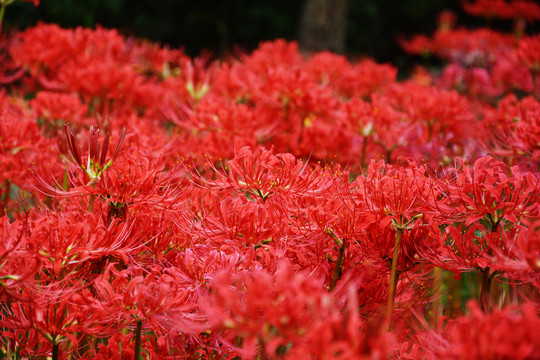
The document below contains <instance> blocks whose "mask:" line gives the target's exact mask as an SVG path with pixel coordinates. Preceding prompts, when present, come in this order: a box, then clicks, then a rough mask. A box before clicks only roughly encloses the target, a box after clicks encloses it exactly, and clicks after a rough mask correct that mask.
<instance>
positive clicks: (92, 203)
mask: <svg viewBox="0 0 540 360" xmlns="http://www.w3.org/2000/svg"><path fill="white" fill-rule="evenodd" d="M95 200H96V195H94V194H91V195H90V204H89V205H88V212H93V211H94V201H95Z"/></svg>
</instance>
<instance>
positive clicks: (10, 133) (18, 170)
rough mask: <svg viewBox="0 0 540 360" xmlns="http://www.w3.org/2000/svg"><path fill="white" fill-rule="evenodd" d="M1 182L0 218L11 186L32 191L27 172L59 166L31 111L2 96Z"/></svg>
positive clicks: (0, 114) (16, 101) (19, 102)
mask: <svg viewBox="0 0 540 360" xmlns="http://www.w3.org/2000/svg"><path fill="white" fill-rule="evenodd" d="M0 104H1V105H0V180H1V182H2V185H3V187H4V190H5V192H4V193H3V198H4V199H3V200H4V201H3V203H2V205H0V215H2V214H4V211H5V210H6V208H7V205H8V204H7V202H8V200H9V198H10V194H9V193H10V192H11V191H10V187H11V184H12V183H13V184H15V185H17V186H18V187H21V188H29V187H31V186H32V185H30V183H31V181H30V180H29V178H28V176H27V175H28V168H29V167H30V164H32V163H35V164H36V167H37V169H36V170H38V171H40V172H41V168H42V167H43V166H44V165H46V164H50V163H53V164H56V162H57V160H56V155H55V156H51V152H52V148H53V146H52V144H51V142H49V141H48V140H47V139H44V138H43V137H42V136H41V134H40V132H39V128H38V126H37V124H36V123H35V122H34V121H33V119H32V118H31V116H30V113H29V112H28V109H27V108H26V106H25V105H24V103H22V102H21V101H19V100H17V99H16V98H12V97H8V96H7V95H4V94H0Z"/></svg>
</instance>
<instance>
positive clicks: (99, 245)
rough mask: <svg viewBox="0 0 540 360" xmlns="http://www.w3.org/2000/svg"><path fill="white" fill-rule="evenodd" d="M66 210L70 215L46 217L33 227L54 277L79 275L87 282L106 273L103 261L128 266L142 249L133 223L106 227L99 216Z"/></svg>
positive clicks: (39, 247)
mask: <svg viewBox="0 0 540 360" xmlns="http://www.w3.org/2000/svg"><path fill="white" fill-rule="evenodd" d="M65 206H66V208H68V209H70V211H69V212H66V213H59V212H56V213H45V214H44V215H43V216H42V217H41V218H39V219H37V220H36V221H35V222H34V223H33V224H32V235H31V239H32V242H33V243H34V244H35V245H34V246H36V248H37V249H38V251H39V255H40V258H41V260H42V264H43V268H44V269H46V270H47V271H48V272H49V274H50V275H51V276H57V277H59V278H62V277H64V276H70V275H71V274H73V273H78V276H79V278H81V279H86V278H87V276H93V274H99V273H101V272H102V271H103V270H104V267H105V266H106V264H103V263H101V261H107V260H110V261H114V260H113V259H121V260H122V261H124V262H126V263H127V262H128V259H129V257H130V255H131V254H133V253H135V252H136V250H137V249H140V248H141V247H142V246H143V243H142V240H141V236H140V234H138V235H136V234H133V227H134V222H133V221H128V222H120V223H119V222H118V221H112V222H110V223H109V224H108V225H107V224H105V223H104V220H103V219H102V217H101V216H100V215H99V214H95V215H92V214H88V212H86V211H82V210H81V209H80V208H70V207H68V206H67V204H66V205H65ZM100 266H101V267H102V268H100Z"/></svg>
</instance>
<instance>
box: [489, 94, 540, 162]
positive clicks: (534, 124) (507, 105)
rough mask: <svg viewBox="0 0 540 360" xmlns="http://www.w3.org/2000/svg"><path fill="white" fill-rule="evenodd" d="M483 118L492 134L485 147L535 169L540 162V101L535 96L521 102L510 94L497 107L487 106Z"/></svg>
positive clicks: (505, 157) (506, 158) (495, 153)
mask: <svg viewBox="0 0 540 360" xmlns="http://www.w3.org/2000/svg"><path fill="white" fill-rule="evenodd" d="M484 117H485V120H484V126H485V127H486V130H487V131H488V132H487V133H488V134H489V136H490V139H489V140H488V141H486V143H485V145H484V146H485V147H486V148H487V149H488V150H489V151H490V152H491V153H492V154H494V155H497V156H502V157H504V159H505V160H506V161H507V162H510V161H515V162H516V163H517V164H519V165H520V166H522V167H525V168H530V170H533V171H536V170H537V166H538V164H539V162H540V151H539V150H538V147H537V139H538V137H539V136H540V133H539V129H540V103H538V101H536V100H535V99H534V98H532V97H525V98H523V99H521V100H520V101H518V100H517V98H516V97H515V96H514V95H509V96H507V97H505V98H504V99H502V100H501V101H500V102H499V104H498V106H497V109H496V110H493V109H489V108H487V109H486V110H485V115H484ZM510 165H513V164H512V163H510ZM535 165H536V167H535ZM531 167H532V168H531Z"/></svg>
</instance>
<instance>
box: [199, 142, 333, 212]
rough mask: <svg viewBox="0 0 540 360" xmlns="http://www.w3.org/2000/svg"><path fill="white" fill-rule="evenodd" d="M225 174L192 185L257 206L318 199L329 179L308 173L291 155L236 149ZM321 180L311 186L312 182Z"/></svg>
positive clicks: (320, 173)
mask: <svg viewBox="0 0 540 360" xmlns="http://www.w3.org/2000/svg"><path fill="white" fill-rule="evenodd" d="M227 169H228V171H227V172H226V173H220V172H218V173H217V175H218V178H217V180H203V179H201V178H200V177H195V179H194V180H195V181H197V182H199V183H201V185H203V186H207V187H210V188H214V189H219V190H229V189H230V190H234V191H236V192H238V193H242V194H245V195H246V196H247V197H248V198H250V199H252V200H253V201H257V202H265V201H266V200H268V199H270V198H272V197H274V196H276V197H278V198H279V197H284V196H286V197H289V198H290V197H300V196H321V195H322V194H323V192H324V191H326V190H327V189H329V188H330V187H331V186H332V184H333V181H332V178H331V175H330V174H329V173H326V172H325V171H324V170H323V169H321V168H314V169H308V168H307V166H306V165H304V164H303V163H302V162H301V161H299V160H296V159H295V157H294V156H293V155H291V154H277V155H274V154H273V150H266V149H264V148H263V149H261V150H260V151H258V154H257V152H255V153H254V152H252V151H251V150H250V149H249V148H248V147H244V148H242V149H240V150H239V151H238V152H237V154H236V156H235V158H234V159H233V160H231V161H229V162H227ZM319 177H322V179H323V180H322V181H321V180H320V179H318V180H317V182H315V179H316V178H319Z"/></svg>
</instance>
